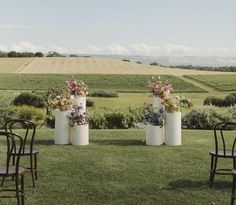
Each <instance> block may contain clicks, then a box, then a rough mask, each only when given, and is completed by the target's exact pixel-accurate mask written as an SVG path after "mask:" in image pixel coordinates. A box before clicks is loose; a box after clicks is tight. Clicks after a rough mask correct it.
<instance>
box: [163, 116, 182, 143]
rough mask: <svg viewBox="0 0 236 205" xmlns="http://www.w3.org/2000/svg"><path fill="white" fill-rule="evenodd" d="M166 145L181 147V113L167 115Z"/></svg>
mask: <svg viewBox="0 0 236 205" xmlns="http://www.w3.org/2000/svg"><path fill="white" fill-rule="evenodd" d="M165 144H166V145H171V146H175V145H181V144H182V142H181V112H173V113H166V118H165Z"/></svg>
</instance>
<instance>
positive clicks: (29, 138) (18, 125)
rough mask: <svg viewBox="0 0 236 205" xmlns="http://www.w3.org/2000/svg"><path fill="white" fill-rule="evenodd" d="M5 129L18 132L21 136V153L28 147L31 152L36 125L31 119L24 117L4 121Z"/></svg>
mask: <svg viewBox="0 0 236 205" xmlns="http://www.w3.org/2000/svg"><path fill="white" fill-rule="evenodd" d="M5 131H6V132H13V133H20V134H19V135H20V136H22V138H23V146H22V153H24V151H25V148H30V152H31V153H32V151H33V146H34V138H35V132H36V125H35V124H34V123H33V122H32V121H30V120H24V119H12V120H8V121H7V122H6V123H5Z"/></svg>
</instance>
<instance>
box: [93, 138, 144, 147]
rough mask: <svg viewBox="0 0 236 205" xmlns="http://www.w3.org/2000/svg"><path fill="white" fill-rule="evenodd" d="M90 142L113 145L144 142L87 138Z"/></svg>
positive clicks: (140, 143) (137, 144)
mask: <svg viewBox="0 0 236 205" xmlns="http://www.w3.org/2000/svg"><path fill="white" fill-rule="evenodd" d="M89 141H90V142H91V143H95V144H101V145H115V146H132V145H133V146H139V145H141V146H143V145H144V144H145V142H143V141H142V140H114V139H113V140H102V139H101V140H89Z"/></svg>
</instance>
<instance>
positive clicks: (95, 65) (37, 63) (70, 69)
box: [0, 57, 230, 76]
mask: <svg viewBox="0 0 236 205" xmlns="http://www.w3.org/2000/svg"><path fill="white" fill-rule="evenodd" d="M13 72H14V73H38V74H45V73H51V74H140V75H146V74H151V75H177V76H181V75H209V74H210V75H211V74H222V73H225V74H230V73H229V72H212V71H199V70H187V69H178V68H168V67H161V66H151V65H145V64H138V63H136V62H127V61H122V60H111V59H103V58H97V57H54V58H47V57H44V58H0V73H13Z"/></svg>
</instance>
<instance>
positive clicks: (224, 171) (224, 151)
mask: <svg viewBox="0 0 236 205" xmlns="http://www.w3.org/2000/svg"><path fill="white" fill-rule="evenodd" d="M235 129H236V123H235V122H220V123H218V124H216V125H215V127H214V141H215V142H214V144H215V146H214V150H213V151H211V152H209V154H210V156H211V168H210V178H209V182H210V186H212V185H213V182H214V178H215V175H216V174H220V175H231V174H232V173H231V172H232V169H236V152H235V150H234V149H235V143H236V132H235ZM219 158H223V159H231V160H232V161H233V165H232V167H231V168H224V167H223V168H220V169H217V165H218V159H219ZM221 167H222V166H221Z"/></svg>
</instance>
